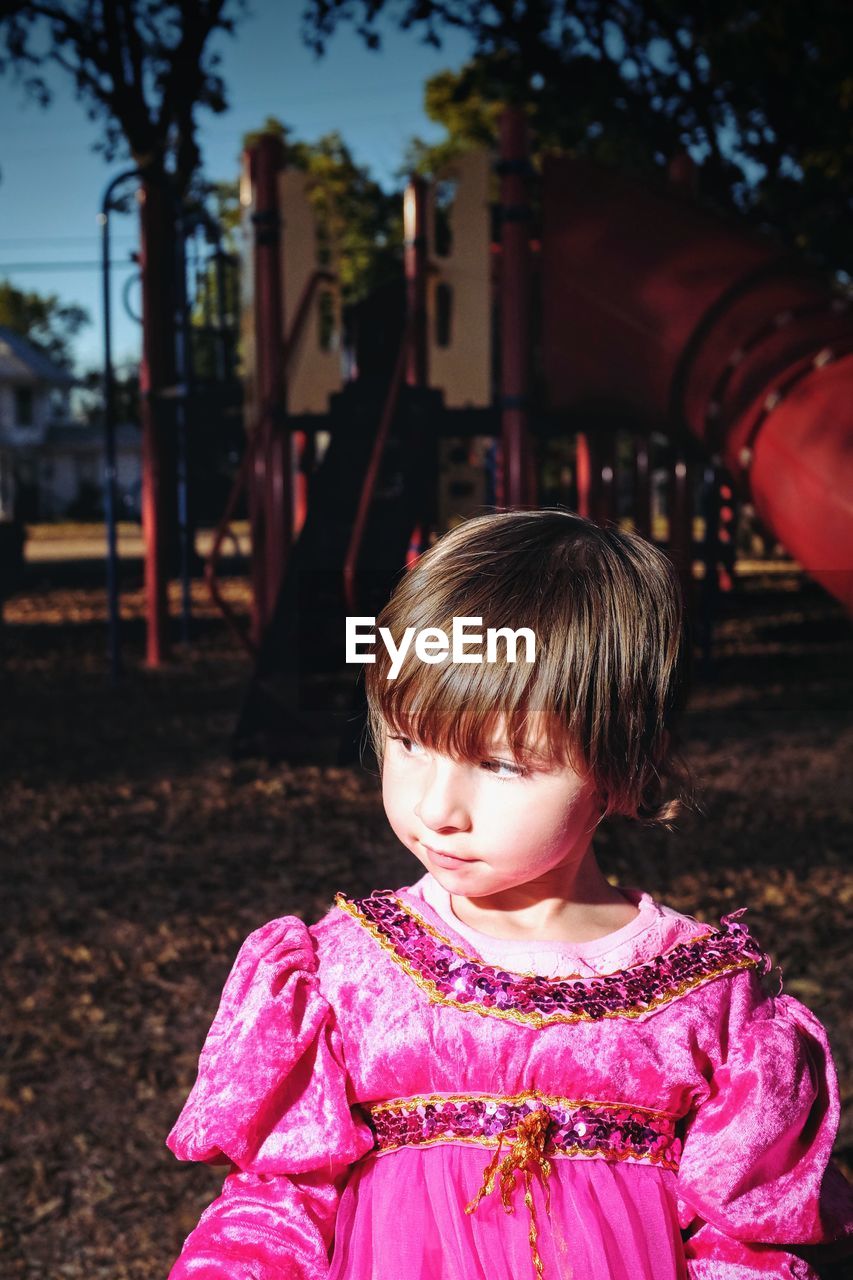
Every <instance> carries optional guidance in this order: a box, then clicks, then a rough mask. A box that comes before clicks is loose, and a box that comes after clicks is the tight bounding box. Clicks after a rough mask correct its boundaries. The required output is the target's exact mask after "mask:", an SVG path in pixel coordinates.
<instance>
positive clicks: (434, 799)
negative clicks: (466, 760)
mask: <svg viewBox="0 0 853 1280" xmlns="http://www.w3.org/2000/svg"><path fill="white" fill-rule="evenodd" d="M466 790H467V789H466V787H465V780H464V778H463V776H462V768H461V766H459V765H457V764H456V763H455V762H454V761H452V760H437V759H435V758H434V759H433V760H432V761H431V762H430V765H429V767H428V769H427V770H426V778H425V779H424V783H423V790H422V792H421V797H420V799H419V801H418V803H417V804H416V805H415V816H416V817H417V818H419V819H420V820H421V822H422V823H423V824H424V826H425V827H429V829H430V830H431V831H443V830H445V829H446V828H451V829H452V830H454V831H467V830H468V829H469V827H470V826H471V813H470V806H469V804H468V802H467V798H466Z"/></svg>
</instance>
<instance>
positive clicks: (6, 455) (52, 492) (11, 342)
mask: <svg viewBox="0 0 853 1280" xmlns="http://www.w3.org/2000/svg"><path fill="white" fill-rule="evenodd" d="M74 385H75V379H74V377H73V376H72V374H70V373H68V372H67V370H65V369H62V368H61V367H60V366H59V365H57V364H55V363H54V362H53V361H52V360H51V359H50V358H49V357H48V356H46V355H45V354H44V352H42V351H39V349H38V348H37V347H35V346H33V344H32V343H31V342H28V341H27V339H26V338H22V337H21V336H20V334H17V333H14V332H13V331H12V330H11V329H8V328H6V327H5V326H3V325H0V520H11V519H12V518H13V517H15V518H17V519H18V520H21V521H23V522H25V523H32V522H34V521H36V520H51V519H55V518H57V517H61V516H64V515H66V514H67V513H68V512H69V511H72V512H74V513H75V514H78V515H82V516H86V515H90V516H91V517H92V518H95V517H96V516H97V515H98V514H99V510H101V511H102V508H103V497H102V495H103V485H104V433H103V430H102V428H100V427H93V426H89V425H88V424H86V423H81V422H77V421H75V420H74V419H72V417H71V409H70V404H69V396H70V391H71V388H72V387H73V386H74ZM141 454H142V436H141V431H140V428H139V427H138V426H137V425H136V424H134V423H123V424H122V425H120V426H119V427H118V428H117V430H116V471H117V488H118V491H119V504H118V505H119V509H118V511H117V515H118V516H119V518H121V517H122V516H125V517H127V516H133V515H136V514H137V513H138V508H139V497H138V495H139V489H140V483H141V475H142V466H141Z"/></svg>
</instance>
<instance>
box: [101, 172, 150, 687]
mask: <svg viewBox="0 0 853 1280" xmlns="http://www.w3.org/2000/svg"><path fill="white" fill-rule="evenodd" d="M140 176H141V174H140V171H139V170H138V169H126V170H125V171H124V172H123V173H120V174H119V175H118V176H117V177H115V178H113V179H112V181H111V182H110V183H108V184H107V188H106V190H105V191H104V195H103V199H102V200H101V211H100V213H99V214H98V221H99V222H100V224H101V279H102V286H103V299H104V458H105V466H104V514H105V516H106V520H107V614H108V619H109V636H110V677H111V679H112V682H113V684H117V683H118V680H119V677H120V676H121V670H122V667H121V652H120V649H119V612H118V538H117V530H116V422H115V383H114V380H113V359H112V335H111V311H110V209H111V208H112V198H113V192H114V191H115V189H116V187H118V186H120V185H121V183H122V182H127V180H128V178H138V177H140Z"/></svg>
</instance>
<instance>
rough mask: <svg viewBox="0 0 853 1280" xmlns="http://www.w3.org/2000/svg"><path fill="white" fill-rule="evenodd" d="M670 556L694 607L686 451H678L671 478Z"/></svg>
mask: <svg viewBox="0 0 853 1280" xmlns="http://www.w3.org/2000/svg"><path fill="white" fill-rule="evenodd" d="M668 517H669V558H670V560H671V561H672V563H673V564H674V565H675V568H676V570H677V572H678V577H679V581H680V582H681V590H682V593H683V596H684V604H685V608H686V609H687V611H688V613H692V610H693V510H692V502H691V490H690V468H689V465H688V462H687V459H686V458H685V456H684V452H683V451H682V450H681V449H679V450H677V452H676V454H675V459H674V461H673V465H672V472H671V473H670V478H669V511H668Z"/></svg>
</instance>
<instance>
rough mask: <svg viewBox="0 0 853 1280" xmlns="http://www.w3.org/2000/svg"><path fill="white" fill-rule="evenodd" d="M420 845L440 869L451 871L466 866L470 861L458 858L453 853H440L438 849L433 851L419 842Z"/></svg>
mask: <svg viewBox="0 0 853 1280" xmlns="http://www.w3.org/2000/svg"><path fill="white" fill-rule="evenodd" d="M421 844H422V846H423V848H424V849H426V851H427V853H428V854H429V856H430V857H431V858H432V859H433V860H434V861H435V862H437V863H438V865H439V866H440V867H447V868H448V869H450V870H453V869H454V868H455V867H464V866H467V864H468V863H469V862H470V861H471V859H470V858H458V857H457V856H456V855H455V854H453V853H442V852H441V850H440V849H433V848H432V847H431V846H430V845H428V844H424V843H423V841H421Z"/></svg>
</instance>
